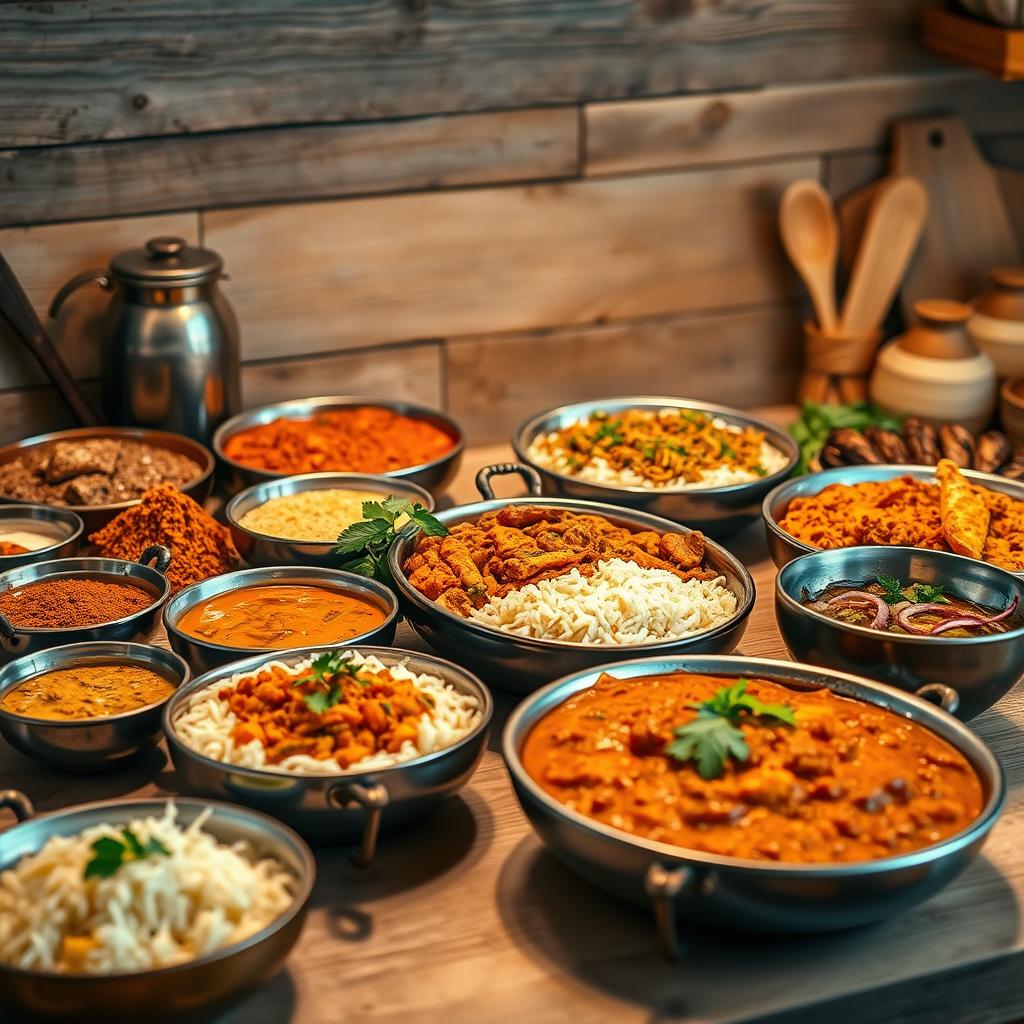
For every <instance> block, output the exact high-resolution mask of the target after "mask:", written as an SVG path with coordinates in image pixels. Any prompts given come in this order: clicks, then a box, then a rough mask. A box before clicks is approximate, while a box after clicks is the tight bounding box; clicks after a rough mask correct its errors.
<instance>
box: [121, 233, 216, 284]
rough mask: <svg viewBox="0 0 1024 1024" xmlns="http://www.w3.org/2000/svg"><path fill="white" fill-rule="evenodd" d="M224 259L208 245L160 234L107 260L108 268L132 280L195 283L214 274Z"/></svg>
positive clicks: (125, 279)
mask: <svg viewBox="0 0 1024 1024" xmlns="http://www.w3.org/2000/svg"><path fill="white" fill-rule="evenodd" d="M223 268H224V261H223V260H222V259H221V258H220V256H218V255H217V253H215V252H213V251H212V250H211V249H201V248H199V246H192V245H189V244H188V242H186V241H185V239H184V238H174V237H172V236H167V235H162V236H160V237H159V238H151V239H150V240H149V241H148V242H147V243H146V245H145V247H144V248H142V249H127V250H125V251H124V252H120V253H118V254H117V255H116V256H115V257H114V258H113V259H112V260H111V261H110V272H111V273H112V274H114V275H115V276H116V277H118V278H120V279H121V280H124V281H131V282H133V283H136V284H139V283H141V284H154V285H171V284H199V283H201V282H203V281H209V280H212V279H214V278H216V277H217V276H218V275H219V274H220V272H221V271H222V270H223Z"/></svg>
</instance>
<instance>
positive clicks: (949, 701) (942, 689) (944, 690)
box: [914, 683, 960, 715]
mask: <svg viewBox="0 0 1024 1024" xmlns="http://www.w3.org/2000/svg"><path fill="white" fill-rule="evenodd" d="M914 692H915V693H916V694H917V696H918V697H923V698H924V699H925V700H926V701H929V702H931V703H932V704H938V705H939V707H940V708H942V710H943V711H948V712H949V713H950V714H951V715H955V714H956V713H957V710H958V709H959V707H960V694H958V693H957V692H956V690H954V689H953V687H952V686H946V684H945V683H925V685H924V686H919V687H918V688H917V689H916V690H915V691H914Z"/></svg>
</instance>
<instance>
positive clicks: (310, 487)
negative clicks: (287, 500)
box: [224, 473, 434, 569]
mask: <svg viewBox="0 0 1024 1024" xmlns="http://www.w3.org/2000/svg"><path fill="white" fill-rule="evenodd" d="M334 489H338V490H344V491H364V492H367V493H371V494H379V495H380V497H381V498H386V497H387V496H388V495H391V494H393V495H394V496H395V497H396V498H408V499H410V500H411V501H418V502H419V503H420V504H421V505H422V506H423V507H424V508H425V509H427V511H429V512H433V510H434V499H433V497H431V494H430V492H429V491H427V490H424V489H423V488H422V487H420V486H419V485H418V484H414V483H411V482H410V481H408V480H402V479H400V478H398V477H390V476H372V475H370V474H366V473H303V474H301V475H299V476H286V477H283V478H281V479H279V480H265V481H263V483H259V484H254V485H253V486H252V487H249V488H246V490H244V491H242V492H241V493H240V494H236V495H235V497H233V498H232V499H231V501H229V502H228V504H227V508H225V510H224V518H225V519H226V520H227V524H228V527H229V528H230V529H231V539H232V540H233V541H234V542H235V547H236V548H237V549H238V553H239V554H240V555H241V556H242V557H243V558H244V559H245V560H246V562H248V563H249V565H252V566H260V567H262V566H268V565H313V566H321V567H323V568H325V569H331V568H334V567H336V566H337V565H338V563H339V561H341V557H340V556H338V555H336V554H335V553H334V548H335V547H336V545H337V541H334V540H332V541H309V540H292V539H289V538H285V537H275V536H273V535H272V534H268V533H258V532H257V531H256V530H252V529H249V528H248V527H247V526H244V525H243V524H242V522H241V520H242V519H243V518H244V517H245V515H246V513H248V512H251V511H252V510H253V509H255V508H259V507H260V505H263V504H265V503H266V502H268V501H270V500H271V499H272V498H281V497H285V496H286V495H292V494H304V493H306V492H307V491H326V490H334Z"/></svg>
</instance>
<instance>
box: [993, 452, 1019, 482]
mask: <svg viewBox="0 0 1024 1024" xmlns="http://www.w3.org/2000/svg"><path fill="white" fill-rule="evenodd" d="M999 475H1000V476H1005V477H1006V478H1007V479H1008V480H1024V448H1018V449H1017V450H1016V451H1015V452H1014V453H1013V458H1012V459H1010V461H1009V462H1008V463H1007V464H1006V465H1005V466H1003V468H1002V469H1001V470H999Z"/></svg>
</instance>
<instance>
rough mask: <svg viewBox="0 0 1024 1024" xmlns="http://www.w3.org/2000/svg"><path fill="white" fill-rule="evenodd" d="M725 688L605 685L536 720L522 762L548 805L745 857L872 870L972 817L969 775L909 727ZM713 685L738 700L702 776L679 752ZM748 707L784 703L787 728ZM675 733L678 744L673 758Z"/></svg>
mask: <svg viewBox="0 0 1024 1024" xmlns="http://www.w3.org/2000/svg"><path fill="white" fill-rule="evenodd" d="M736 683H737V680H736V679H735V678H722V677H717V676H704V675H690V674H688V673H682V672H679V673H670V674H666V675H661V676H644V677H640V678H635V679H619V678H617V677H615V676H613V675H608V674H605V675H603V676H601V678H600V679H599V680H598V682H597V683H596V684H595V685H594V686H593V687H591V688H590V689H588V690H583V691H581V692H580V693H578V694H576V695H575V696H573V697H572V698H571V699H570V700H568V701H566V702H565V703H563V704H561V705H560V706H558V707H557V708H555V709H554V710H553V711H551V712H549V713H548V714H547V715H546V716H545V717H544V718H543V719H541V720H540V722H538V723H537V725H536V726H535V727H534V728H533V730H532V731H531V732H530V734H529V735H528V736H527V738H526V741H525V743H524V744H523V748H522V752H521V756H522V760H523V764H524V766H525V768H526V771H527V772H528V773H529V775H530V777H531V778H533V779H534V780H535V781H536V782H537V783H538V784H539V785H540V786H541V787H542V788H543V789H544V790H545V791H547V792H548V793H550V794H551V795H552V796H553V797H554V798H555V799H556V800H558V801H559V802H560V803H562V804H565V805H566V806H567V807H570V808H572V809H573V810H576V811H578V812H580V813H581V814H584V815H586V816H588V817H590V818H594V819H596V820H597V821H600V822H602V823H604V824H605V825H610V826H612V827H614V828H619V829H622V830H624V831H626V832H630V833H633V834H634V835H638V836H642V837H644V838H646V839H651V840H655V841H657V842H662V843H671V844H673V845H676V846H683V847H687V848H689V849H693V850H701V851H704V852H708V853H714V854H720V855H724V856H730V857H743V858H752V859H755V860H772V861H786V862H797V863H800V862H803V863H811V862H813V863H822V862H829V861H863V860H873V859H876V858H879V857H887V856H891V855H895V854H899V853H905V852H907V851H910V850H916V849H919V848H921V847H925V846H930V845H932V844H934V843H937V842H939V841H941V840H942V839H945V838H947V837H948V836H951V835H953V834H955V833H957V832H959V831H961V830H962V829H963V828H965V827H966V826H967V825H969V824H970V823H971V822H972V821H973V820H974V819H975V818H977V817H978V815H979V814H980V813H981V809H982V806H983V803H984V795H983V792H982V786H981V781H980V779H979V778H978V776H977V774H976V773H975V771H974V769H973V768H972V767H971V766H970V764H969V763H968V762H967V760H966V759H965V758H964V757H963V756H962V755H961V754H960V753H959V752H958V751H957V750H955V749H954V748H953V747H952V746H951V745H950V744H949V743H947V742H946V741H945V740H943V739H941V738H940V737H938V736H936V735H935V734H934V733H932V732H930V731H929V730H927V729H925V728H923V727H922V726H920V725H916V724H914V723H913V722H910V721H908V720H906V719H905V718H902V717H900V716H899V715H896V714H894V713H892V712H890V711H886V710H884V709H882V708H878V707H875V706H874V705H871V704H866V703H861V702H859V701H855V700H850V699H848V698H845V697H839V696H836V695H835V694H833V693H832V692H831V691H828V690H817V691H810V692H808V691H800V690H793V689H790V688H788V687H785V686H781V685H779V684H777V683H771V682H768V681H766V680H763V679H751V680H748V681H746V684H745V694H743V693H742V691H743V690H744V687H739V691H737V690H736V686H735V684H736ZM728 687H732V688H733V690H732V692H733V693H734V694H735V693H737V692H739V693H740V694H741V696H740V697H739V698H737V699H738V701H739V703H737V704H736V705H734V709H733V710H734V711H735V712H736V714H735V715H734V717H733V718H732V719H731V720H730V721H731V724H732V725H733V728H734V729H736V730H738V732H739V733H740V734H741V737H740V738H739V740H738V745H736V744H734V745H733V746H732V747H731V748H729V749H731V750H732V753H730V754H729V755H728V756H725V757H724V758H721V760H720V761H719V762H718V763H717V771H718V772H720V774H717V777H713V778H705V777H702V774H701V771H704V769H705V768H706V766H707V763H706V762H698V761H697V760H696V759H695V757H694V758H690V757H688V756H686V755H687V754H693V753H694V750H697V751H699V750H700V749H701V748H700V744H699V743H696V742H690V740H695V739H697V738H699V740H700V743H704V742H706V741H707V739H708V730H709V729H710V730H718V729H719V726H720V725H721V723H720V722H717V721H714V719H715V717H716V715H715V713H714V712H712V711H709V710H707V709H708V705H709V703H712V704H716V705H718V706H721V702H722V699H723V698H722V695H723V693H724V692H725V688H728ZM716 695H717V698H716ZM751 698H752V700H751ZM762 702H763V703H762ZM759 704H760V705H761V706H762V707H766V708H774V709H781V708H782V706H784V709H782V710H777V711H776V712H775V714H778V715H782V714H783V710H784V711H785V715H786V717H787V718H790V719H791V720H792V721H793V722H794V724H792V725H790V724H787V723H786V722H785V721H782V720H781V719H780V718H778V717H774V715H773V714H772V713H771V712H769V713H766V714H753V713H750V711H749V707H751V706H753V707H757V706H758V705H759ZM701 706H703V710H698V708H700V707H701ZM698 718H700V720H701V721H700V723H698V724H697V725H694V724H693V723H695V722H697V720H698ZM687 726H689V728H686V727H687ZM705 726H707V727H708V728H707V729H705ZM724 728H725V727H724V726H722V729H724ZM680 736H683V737H689V738H690V739H689V740H687V742H686V743H685V744H683V745H682V746H680V744H679V743H678V740H679V738H680ZM733 739H734V740H735V739H736V737H735V735H733ZM669 750H674V751H675V754H674V755H673V754H670V753H668V752H667V751H669ZM737 750H738V751H739V752H740V753H741V754H742V753H743V752H744V751H745V753H746V756H745V758H744V757H741V756H737V755H736V751H737ZM718 753H721V751H720V750H719V751H718Z"/></svg>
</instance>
